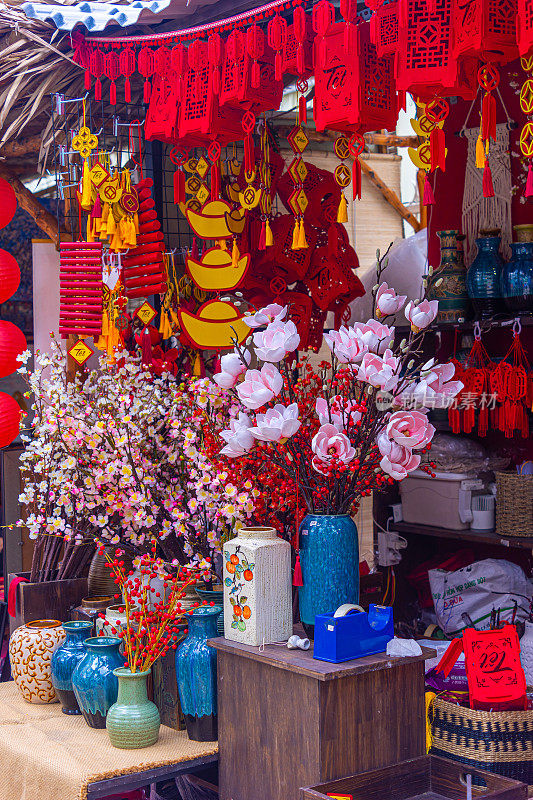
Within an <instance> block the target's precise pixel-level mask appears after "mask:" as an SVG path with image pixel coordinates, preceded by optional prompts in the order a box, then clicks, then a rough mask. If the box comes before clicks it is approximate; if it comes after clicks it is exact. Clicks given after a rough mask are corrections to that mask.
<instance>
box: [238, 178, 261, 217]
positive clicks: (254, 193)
mask: <svg viewBox="0 0 533 800" xmlns="http://www.w3.org/2000/svg"><path fill="white" fill-rule="evenodd" d="M261 195H262V191H261V189H256V188H255V186H252V185H251V184H250V185H248V186H247V187H246V189H245V190H244V191H243V192H239V203H240V204H241V207H242V208H243V209H245V210H246V211H251V210H252V208H256V207H257V206H258V205H259V202H260V200H261Z"/></svg>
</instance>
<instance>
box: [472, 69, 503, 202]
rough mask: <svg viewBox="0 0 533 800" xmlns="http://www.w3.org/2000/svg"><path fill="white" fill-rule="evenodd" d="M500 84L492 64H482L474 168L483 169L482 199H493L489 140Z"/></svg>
mask: <svg viewBox="0 0 533 800" xmlns="http://www.w3.org/2000/svg"><path fill="white" fill-rule="evenodd" d="M499 82H500V73H499V72H498V70H497V69H496V67H495V66H494V64H484V65H483V66H482V67H480V68H479V71H478V83H479V85H480V87H481V88H482V89H483V90H484V94H483V99H482V101H481V123H480V129H479V136H478V140H477V142H476V167H477V168H478V169H483V181H482V189H483V197H494V184H493V181H492V171H491V168H490V164H489V158H488V156H489V150H490V142H491V139H492V140H493V141H494V140H495V139H496V100H495V97H494V90H495V89H496V88H497V87H498V84H499Z"/></svg>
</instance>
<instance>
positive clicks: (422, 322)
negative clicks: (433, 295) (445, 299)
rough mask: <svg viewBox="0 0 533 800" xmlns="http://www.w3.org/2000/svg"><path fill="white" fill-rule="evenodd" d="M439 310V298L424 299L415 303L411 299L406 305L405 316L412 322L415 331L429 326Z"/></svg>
mask: <svg viewBox="0 0 533 800" xmlns="http://www.w3.org/2000/svg"><path fill="white" fill-rule="evenodd" d="M438 312H439V301H438V300H422V302H421V303H418V305H415V303H414V301H413V300H411V301H410V302H409V303H407V305H406V307H405V311H404V314H405V317H406V319H407V320H409V322H410V323H411V328H412V330H413V331H414V332H415V333H418V331H421V330H422V329H423V328H427V326H428V325H430V324H431V323H432V322H433V320H434V319H435V317H436V316H437V314H438Z"/></svg>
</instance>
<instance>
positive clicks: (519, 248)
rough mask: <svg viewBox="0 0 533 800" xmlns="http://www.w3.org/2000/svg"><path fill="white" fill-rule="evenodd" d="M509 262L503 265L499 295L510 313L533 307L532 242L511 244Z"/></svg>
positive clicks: (528, 309)
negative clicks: (511, 252)
mask: <svg viewBox="0 0 533 800" xmlns="http://www.w3.org/2000/svg"><path fill="white" fill-rule="evenodd" d="M511 250H512V251H513V254H512V256H511V260H510V261H508V262H507V263H506V264H504V266H503V269H502V275H501V284H500V288H501V295H502V297H503V300H504V303H505V305H506V307H507V308H508V309H509V311H511V312H515V311H516V312H519V311H530V310H531V308H532V307H533V242H513V244H512V245H511Z"/></svg>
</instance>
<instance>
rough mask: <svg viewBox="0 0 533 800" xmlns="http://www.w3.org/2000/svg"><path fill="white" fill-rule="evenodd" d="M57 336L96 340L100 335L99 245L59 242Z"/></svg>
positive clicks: (100, 261)
mask: <svg viewBox="0 0 533 800" xmlns="http://www.w3.org/2000/svg"><path fill="white" fill-rule="evenodd" d="M59 287H60V290H59V294H60V307H59V333H60V335H61V336H62V337H63V338H64V339H66V338H67V336H69V335H70V334H77V335H78V336H82V337H83V336H99V335H100V334H101V332H102V289H103V287H102V243H101V242H92V243H90V244H89V243H87V242H61V246H60V260H59Z"/></svg>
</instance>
